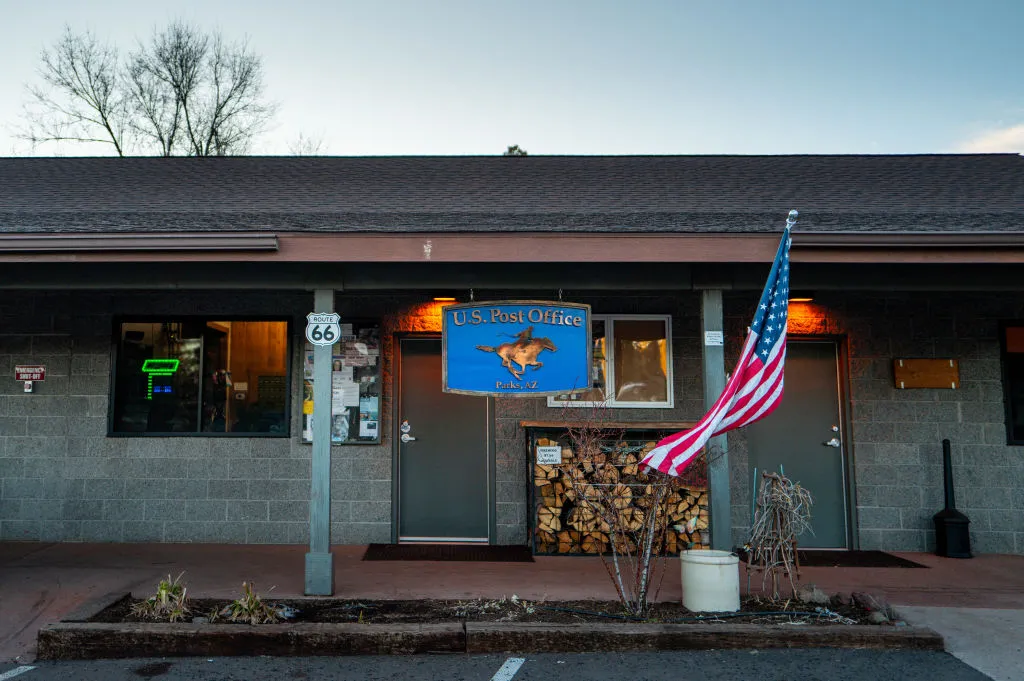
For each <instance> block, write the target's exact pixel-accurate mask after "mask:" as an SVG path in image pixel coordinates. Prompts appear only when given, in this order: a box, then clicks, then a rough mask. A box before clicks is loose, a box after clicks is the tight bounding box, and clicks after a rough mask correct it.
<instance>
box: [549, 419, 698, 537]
mask: <svg viewBox="0 0 1024 681" xmlns="http://www.w3.org/2000/svg"><path fill="white" fill-rule="evenodd" d="M534 444H535V446H538V447H545V446H554V445H559V442H558V441H557V440H553V439H549V438H538V439H537V440H536V441H535V443H534ZM630 444H636V445H642V448H640V447H637V446H620V447H619V448H618V449H616V450H615V451H613V452H611V453H605V452H588V453H587V454H586V455H585V456H584V457H576V456H575V455H574V453H573V451H572V449H570V448H569V447H567V446H565V445H564V444H563V445H562V465H561V466H555V465H542V464H534V466H533V474H534V480H533V484H534V501H535V513H536V515H535V525H534V540H535V543H534V550H535V551H536V552H537V553H539V554H584V553H590V554H597V553H603V552H606V551H610V549H611V547H610V544H609V542H611V541H612V540H613V537H612V534H611V532H610V528H609V523H608V521H607V520H606V519H604V518H602V517H600V515H599V514H598V513H595V511H594V510H593V508H592V507H591V506H590V505H588V504H587V503H586V500H585V499H578V498H577V495H582V496H584V497H590V498H591V500H592V501H596V500H597V498H598V495H600V494H601V493H602V491H603V492H604V494H607V495H610V499H611V507H613V508H614V509H615V512H617V513H618V514H619V522H621V523H622V524H623V525H624V526H625V527H626V528H628V529H630V530H638V529H640V527H641V526H642V525H643V523H644V519H645V518H647V517H648V516H647V514H648V513H651V511H652V509H651V506H652V504H653V494H652V485H651V482H652V480H651V479H650V477H649V476H648V475H647V474H646V473H644V472H642V471H641V470H640V467H639V465H638V461H640V460H641V459H642V458H643V457H644V455H645V454H646V453H647V452H649V451H650V450H651V449H653V448H654V446H655V444H656V443H655V442H646V443H630ZM569 476H571V478H572V479H573V480H575V481H576V484H575V485H574V484H573V483H572V480H570V479H568V477H569ZM654 512H655V513H657V514H658V515H659V516H661V515H662V514H668V531H667V532H666V534H665V541H664V546H663V547H662V552H663V553H665V554H668V555H677V554H678V553H679V552H680V551H681V550H685V549H687V548H695V549H702V548H707V546H706V544H705V540H706V538H707V530H708V494H707V489H706V488H703V487H699V488H698V487H692V488H681V487H680V488H677V489H675V490H673V491H672V492H671V493H669V494H668V495H667V497H666V498H665V500H664V502H662V503H661V504H660V505H659V508H657V509H654ZM694 518H695V519H696V520H695V521H694V522H692V523H691V522H690V521H691V520H692V519H694ZM688 524H689V527H690V528H692V531H688V529H687V528H688ZM616 541H619V542H620V543H621V542H629V541H630V540H629V539H626V538H622V537H620V538H618V539H617V540H616ZM691 543H692V544H693V546H692V547H691V546H690V544H691ZM618 548H619V549H620V550H621V549H623V548H626V549H629V550H632V549H633V548H635V547H632V546H627V547H623V546H621V545H620V546H619V547H618Z"/></svg>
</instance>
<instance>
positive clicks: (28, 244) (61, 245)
mask: <svg viewBox="0 0 1024 681" xmlns="http://www.w3.org/2000/svg"><path fill="white" fill-rule="evenodd" d="M276 250H278V241H277V235H276V234H270V233H261V232H237V233H232V232H218V233H168V234H0V253H125V252H182V251H276Z"/></svg>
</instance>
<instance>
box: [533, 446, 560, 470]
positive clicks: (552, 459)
mask: <svg viewBox="0 0 1024 681" xmlns="http://www.w3.org/2000/svg"><path fill="white" fill-rule="evenodd" d="M537 463H538V464H540V465H542V466H545V465H546V466H558V465H560V464H561V463H562V448H561V447H560V446H553V447H551V446H549V447H537Z"/></svg>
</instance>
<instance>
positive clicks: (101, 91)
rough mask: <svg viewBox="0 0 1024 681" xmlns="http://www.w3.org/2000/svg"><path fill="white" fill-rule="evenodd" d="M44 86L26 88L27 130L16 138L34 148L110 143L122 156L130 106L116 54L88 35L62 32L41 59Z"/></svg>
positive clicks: (68, 28)
mask: <svg viewBox="0 0 1024 681" xmlns="http://www.w3.org/2000/svg"><path fill="white" fill-rule="evenodd" d="M39 76H40V78H42V81H43V85H33V86H29V87H28V88H27V89H28V94H29V102H28V103H27V104H26V106H25V119H26V122H27V127H26V128H25V129H23V130H21V131H19V132H18V133H17V134H18V136H19V137H21V138H22V139H25V140H27V141H28V142H29V143H31V144H32V145H33V146H37V145H39V144H42V143H44V142H96V143H100V144H110V145H112V146H113V147H114V151H115V152H116V153H117V155H118V156H124V155H125V134H126V132H127V129H128V124H129V118H130V116H129V106H128V102H127V101H126V99H125V96H124V93H123V91H122V88H121V82H120V67H119V61H118V53H117V50H116V49H115V48H114V47H112V46H110V45H105V44H103V43H101V42H100V41H99V40H98V39H97V38H96V36H95V35H93V34H92V33H90V32H88V31H87V32H85V33H80V34H75V33H72V31H71V28H70V27H65V29H64V35H62V36H61V38H60V40H59V41H57V44H56V45H54V46H53V48H52V49H47V50H43V52H42V54H41V55H40V66H39Z"/></svg>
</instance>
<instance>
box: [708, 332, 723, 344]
mask: <svg viewBox="0 0 1024 681" xmlns="http://www.w3.org/2000/svg"><path fill="white" fill-rule="evenodd" d="M724 341H725V338H724V336H723V334H722V332H721V331H705V332H704V345H722V344H723V343H724Z"/></svg>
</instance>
